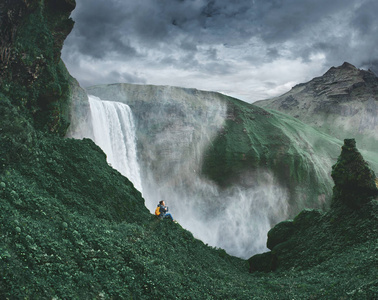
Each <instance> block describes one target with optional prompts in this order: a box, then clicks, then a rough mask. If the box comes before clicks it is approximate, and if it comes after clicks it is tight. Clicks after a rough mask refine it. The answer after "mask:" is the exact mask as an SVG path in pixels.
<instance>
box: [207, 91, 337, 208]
mask: <svg viewBox="0 0 378 300" xmlns="http://www.w3.org/2000/svg"><path fill="white" fill-rule="evenodd" d="M225 98H226V101H227V105H228V112H227V115H228V118H227V120H226V124H225V126H224V129H223V130H222V131H221V132H220V133H219V134H218V136H217V138H216V139H215V140H214V141H213V143H212V145H211V147H210V148H209V149H208V150H207V152H206V153H205V155H204V157H205V161H204V164H203V168H202V172H203V173H204V174H205V175H206V176H208V177H209V178H211V179H212V180H214V181H215V182H217V183H218V184H219V185H220V186H223V187H227V186H229V185H231V184H232V183H235V182H236V181H238V180H240V177H242V176H245V173H244V172H245V171H247V170H250V169H267V170H272V171H273V172H274V174H275V176H277V177H278V179H279V180H280V184H281V185H282V186H286V187H287V188H288V189H289V191H290V199H291V203H290V205H291V210H292V212H294V213H297V212H298V211H299V210H300V209H302V208H303V207H319V208H325V207H326V206H327V205H326V202H325V200H326V199H330V198H331V190H332V185H331V182H330V180H329V171H330V168H331V164H332V157H334V158H335V159H336V157H337V155H338V152H339V149H340V141H339V140H337V139H335V138H332V137H330V136H328V135H326V134H323V133H321V132H319V131H317V130H316V129H314V128H312V127H310V126H308V125H305V124H303V123H302V122H300V121H298V120H296V119H294V118H291V117H289V116H287V115H284V114H282V113H279V112H273V111H271V112H267V111H265V110H264V109H261V108H260V107H257V106H255V105H251V104H248V103H245V102H242V101H240V100H237V99H233V98H230V97H225ZM325 166H329V168H326V167H325ZM288 178H290V180H288ZM256 180H258V178H256Z"/></svg>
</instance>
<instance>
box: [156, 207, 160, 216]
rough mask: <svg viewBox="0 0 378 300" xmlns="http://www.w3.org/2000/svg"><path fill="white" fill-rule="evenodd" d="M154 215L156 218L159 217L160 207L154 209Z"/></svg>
mask: <svg viewBox="0 0 378 300" xmlns="http://www.w3.org/2000/svg"><path fill="white" fill-rule="evenodd" d="M155 215H156V216H159V215H160V206H158V207H156V209H155Z"/></svg>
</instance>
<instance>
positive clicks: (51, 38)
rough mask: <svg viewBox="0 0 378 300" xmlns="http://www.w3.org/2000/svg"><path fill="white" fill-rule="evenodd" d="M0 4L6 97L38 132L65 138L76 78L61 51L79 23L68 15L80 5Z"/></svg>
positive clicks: (0, 67) (17, 0)
mask: <svg viewBox="0 0 378 300" xmlns="http://www.w3.org/2000/svg"><path fill="white" fill-rule="evenodd" d="M0 5H1V6H0V56H1V60H0V93H1V97H2V98H4V97H6V98H8V99H10V101H11V105H12V106H13V107H15V108H16V109H17V111H21V112H22V114H23V115H24V116H25V117H26V118H27V119H28V121H30V122H32V123H33V125H34V126H36V127H37V128H41V129H43V130H47V131H49V132H56V133H58V134H60V135H64V134H65V131H66V129H67V127H68V124H69V84H70V83H69V80H70V75H69V74H68V72H67V70H66V68H65V66H64V64H63V62H62V61H61V59H60V51H61V48H62V46H63V41H64V39H65V38H66V36H67V35H68V34H69V33H70V31H71V29H72V27H73V24H74V22H73V21H72V20H71V19H69V18H68V17H69V15H70V13H71V11H72V10H73V9H74V8H75V1H73V0H46V1H37V0H27V1H21V0H6V1H2V2H1V4H0ZM4 102H5V101H2V103H3V104H4ZM15 126H17V124H15Z"/></svg>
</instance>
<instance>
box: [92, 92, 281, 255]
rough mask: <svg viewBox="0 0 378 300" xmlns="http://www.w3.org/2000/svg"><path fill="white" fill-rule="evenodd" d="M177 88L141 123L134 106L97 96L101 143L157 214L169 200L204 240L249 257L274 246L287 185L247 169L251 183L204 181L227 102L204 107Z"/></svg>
mask: <svg viewBox="0 0 378 300" xmlns="http://www.w3.org/2000/svg"><path fill="white" fill-rule="evenodd" d="M169 89H170V88H169V87H165V89H164V90H163V91H159V99H160V100H159V101H160V103H159V105H158V106H157V107H160V110H159V111H157V109H156V103H154V105H155V106H154V109H153V115H147V116H146V117H145V118H144V119H142V118H141V117H139V118H137V120H135V123H136V126H134V124H133V121H132V120H133V117H132V114H131V110H130V108H129V106H127V105H125V104H123V103H119V102H113V101H103V100H101V99H99V98H97V97H94V96H89V101H90V109H91V117H92V126H93V129H92V130H93V134H94V139H95V143H96V144H97V145H99V146H100V147H101V148H102V149H103V151H104V152H105V153H106V154H107V158H108V162H109V163H110V164H111V165H112V166H113V167H114V168H115V169H117V170H119V171H120V172H121V173H122V174H124V175H125V176H127V177H128V178H129V179H130V181H132V182H133V183H134V186H135V187H136V188H137V189H138V190H139V191H141V192H142V195H143V197H144V199H145V204H146V206H147V208H148V209H149V210H150V211H151V213H153V211H154V210H155V208H156V205H157V204H158V202H159V201H160V200H165V201H166V204H167V205H168V206H169V209H170V212H171V213H172V215H173V217H174V218H175V219H176V220H177V221H178V222H179V223H180V225H182V226H183V227H184V228H186V229H188V230H189V231H191V232H192V233H193V235H194V236H195V237H196V238H198V239H200V240H202V241H203V242H205V243H207V244H209V245H211V246H214V247H220V248H223V249H225V250H226V251H227V253H229V254H231V255H235V256H238V257H241V258H249V257H250V256H252V255H253V254H256V253H261V252H264V251H266V240H267V232H268V231H269V229H270V228H271V227H272V226H273V225H274V224H276V223H278V222H280V221H282V220H284V219H287V217H288V204H287V197H288V195H287V192H286V190H285V189H283V188H281V187H280V186H279V185H278V184H277V182H276V181H275V178H274V176H273V175H272V174H271V173H270V172H268V171H266V170H258V171H255V172H254V173H253V174H252V173H251V172H249V173H246V174H244V175H243V176H242V177H243V180H242V181H243V184H240V185H234V186H232V187H231V188H228V189H220V188H219V187H218V186H217V185H216V184H214V183H213V182H212V181H210V180H208V179H207V178H204V177H203V176H202V175H201V172H200V170H201V165H202V161H203V159H204V158H203V155H204V152H205V150H206V149H207V147H208V146H209V144H210V143H211V142H212V140H213V139H214V138H215V136H216V134H217V132H218V131H219V130H221V129H222V127H223V125H224V122H225V120H226V118H227V107H226V104H225V103H222V101H219V99H215V98H214V99H212V98H211V97H210V96H209V95H208V96H207V98H206V99H201V107H200V108H198V107H197V103H198V101H197V100H198V99H196V100H195V102H193V103H195V104H193V103H192V104H191V103H190V101H188V99H187V98H186V97H187V95H184V96H182V95H181V96H180V95H179V94H175V93H176V92H175V91H172V90H169ZM172 93H173V94H174V95H175V99H174V102H175V103H179V104H178V105H176V106H174V107H172V103H173V102H172V98H171V97H172ZM180 97H182V99H181V98H180ZM178 107H179V109H178ZM172 111H173V113H172ZM161 124H164V125H161ZM157 126H161V127H162V128H161V129H159V130H158V131H156V132H155V133H154V134H150V133H151V132H152V131H153V130H154V128H156V127H157ZM135 130H136V132H137V135H138V132H139V136H138V137H137V138H138V143H139V144H141V145H140V146H139V147H138V149H139V150H138V151H140V152H139V153H137V152H136V149H137V148H136V147H135ZM145 135H147V136H145ZM133 142H134V144H133ZM138 163H139V165H138ZM219 163H222V162H219ZM139 166H140V167H139ZM138 174H140V175H138Z"/></svg>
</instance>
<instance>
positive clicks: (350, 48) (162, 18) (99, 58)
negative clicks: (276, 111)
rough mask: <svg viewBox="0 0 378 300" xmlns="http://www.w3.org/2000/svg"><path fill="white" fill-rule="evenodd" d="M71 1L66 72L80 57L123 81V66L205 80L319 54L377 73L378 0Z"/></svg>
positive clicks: (325, 61)
mask: <svg viewBox="0 0 378 300" xmlns="http://www.w3.org/2000/svg"><path fill="white" fill-rule="evenodd" d="M76 2H77V8H76V9H75V11H74V13H73V18H74V20H75V21H76V24H75V27H74V30H73V31H72V33H71V34H70V36H69V37H68V39H67V40H66V43H65V48H64V51H63V58H64V60H65V62H66V64H67V66H68V68H69V69H70V65H72V64H80V62H81V61H82V59H84V58H85V59H86V60H87V61H86V64H87V65H88V62H89V61H93V63H96V62H110V61H113V62H114V64H113V66H109V65H110V63H109V64H106V68H108V69H107V70H106V74H108V76H109V80H111V79H116V78H118V79H122V77H119V76H118V77H117V76H112V75H111V74H113V73H112V72H113V71H114V72H119V73H120V74H121V73H122V72H123V71H125V69H123V70H122V71H120V70H117V68H118V67H119V66H120V64H121V63H123V64H125V65H127V66H129V68H130V72H128V71H127V72H126V73H130V74H134V73H135V72H143V70H145V71H146V74H144V75H143V76H142V77H143V78H146V76H149V74H153V75H154V76H158V74H163V73H164V74H166V75H164V76H168V74H170V72H169V70H172V69H175V70H176V71H180V70H182V73H185V72H197V75H199V74H201V75H200V77H201V78H203V77H206V76H211V75H212V74H214V73H216V74H218V75H219V76H220V75H221V74H222V73H224V74H230V73H231V72H233V71H234V72H238V68H240V66H243V67H245V68H247V69H248V68H250V69H251V68H254V67H258V68H261V67H263V66H264V65H266V64H270V63H274V62H276V61H286V62H287V61H290V60H291V61H295V60H297V59H300V60H301V61H302V62H303V63H304V64H310V63H311V62H313V61H314V60H316V59H317V60H319V61H322V62H321V63H322V64H324V68H329V67H331V66H332V65H335V66H337V65H340V64H342V63H343V62H344V61H349V62H350V63H352V64H355V65H356V66H357V67H366V66H370V68H372V69H373V68H374V69H375V70H376V61H378V52H377V50H376V49H377V47H376V45H377V42H378V35H377V34H376V32H377V30H378V18H377V17H376V12H377V11H378V1H376V0H349V1H345V0H235V1H229V0H159V1H156V0H138V1H133V0H123V1H122V0H107V1H104V0H76ZM314 57H315V58H314ZM234 63H236V64H239V65H237V66H236V65H235V66H233V64H234ZM104 66H105V64H102V67H104ZM150 68H151V69H150ZM164 70H165V72H163V71H164ZM245 72H246V71H245ZM147 74H148V75H147ZM193 74H194V73H193ZM74 75H75V74H74ZM314 75H319V74H314ZM138 76H139V75H138ZM160 76H163V75H160ZM193 76H194V75H193ZM124 78H125V79H127V78H128V77H127V76H126V77H124ZM78 79H79V81H80V78H78ZM86 80H87V81H90V79H86ZM130 80H133V79H132V78H130ZM138 80H140V78H139V79H138ZM193 80H194V79H193ZM201 80H203V79H201ZM218 80H221V77H219V78H218ZM227 80H229V78H228V79H227ZM238 80H240V77H239V79H238ZM147 81H148V78H147ZM167 84H169V81H168V82H167ZM262 86H264V84H262Z"/></svg>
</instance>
